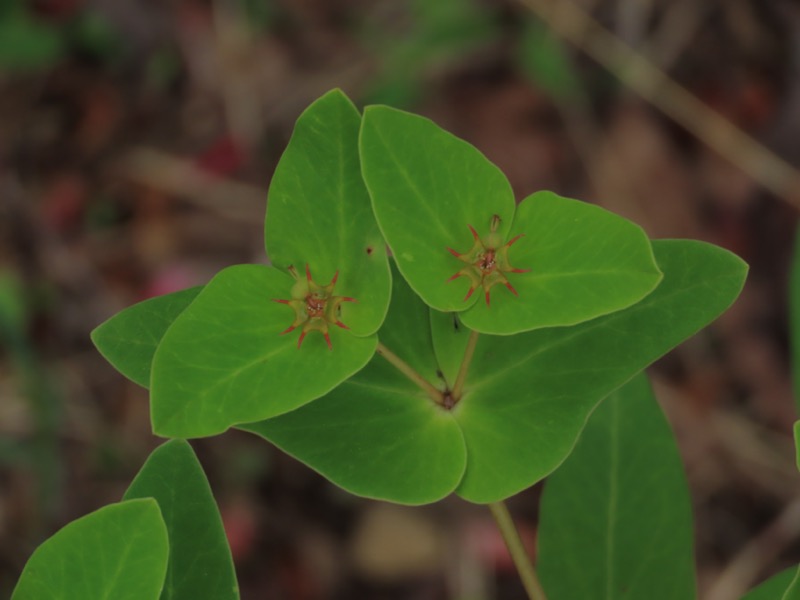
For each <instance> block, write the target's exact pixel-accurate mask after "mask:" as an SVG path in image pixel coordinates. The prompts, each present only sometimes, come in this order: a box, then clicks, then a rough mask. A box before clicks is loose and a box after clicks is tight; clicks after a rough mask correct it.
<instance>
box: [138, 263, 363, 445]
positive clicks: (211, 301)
mask: <svg viewBox="0 0 800 600" xmlns="http://www.w3.org/2000/svg"><path fill="white" fill-rule="evenodd" d="M294 285H295V281H294V280H293V279H292V278H291V277H289V276H288V275H286V274H285V273H282V272H280V271H278V270H277V269H275V268H272V267H264V266H260V265H238V266H234V267H229V268H227V269H224V270H222V271H221V272H220V273H218V274H217V275H216V276H215V277H214V279H212V280H211V282H209V284H208V285H207V286H206V287H205V288H204V289H203V291H201V292H200V294H199V295H198V296H197V298H195V300H194V302H192V304H191V305H190V306H189V307H188V308H187V309H186V310H185V311H184V312H183V313H181V314H180V316H179V317H178V318H177V319H176V320H175V322H174V323H173V324H172V326H170V328H169V329H168V330H167V332H166V334H165V335H164V337H163V339H162V341H161V344H160V345H159V346H158V349H157V350H156V353H155V357H154V358H153V373H152V389H151V417H152V421H153V431H154V432H155V433H156V434H157V435H162V436H166V437H183V438H188V437H201V436H208V435H214V434H217V433H222V432H223V431H225V430H226V429H228V428H229V427H231V426H233V425H237V424H240V423H251V422H253V421H257V420H261V419H266V418H269V417H273V416H276V415H279V414H282V413H285V412H288V411H290V410H293V409H295V408H297V407H299V406H301V405H303V404H305V403H307V402H310V401H311V400H314V399H315V398H319V397H320V396H323V395H324V394H326V393H328V392H329V391H330V390H331V389H333V388H334V387H336V386H337V385H339V384H340V383H341V382H342V381H344V380H345V379H347V378H348V377H350V376H351V375H353V374H354V373H356V372H357V371H359V370H360V369H361V368H363V367H364V365H366V364H367V362H368V361H369V359H370V358H371V357H372V355H373V353H374V352H375V345H376V343H377V338H376V336H370V337H363V338H359V337H355V336H353V335H351V334H350V332H349V331H345V330H343V329H339V328H338V327H331V328H330V339H331V343H332V349H328V347H327V345H326V343H325V340H324V338H323V336H322V334H321V333H320V332H318V331H311V332H309V334H308V336H307V337H306V339H305V341H303V343H302V346H301V347H299V348H298V341H297V340H298V336H297V335H281V332H282V331H284V330H285V329H286V328H287V327H288V326H289V325H291V324H292V322H293V320H294V313H293V311H292V309H291V308H290V307H289V306H286V305H285V304H279V303H277V302H274V301H273V300H275V299H286V298H288V297H289V296H290V292H291V289H292V287H293V286H294Z"/></svg>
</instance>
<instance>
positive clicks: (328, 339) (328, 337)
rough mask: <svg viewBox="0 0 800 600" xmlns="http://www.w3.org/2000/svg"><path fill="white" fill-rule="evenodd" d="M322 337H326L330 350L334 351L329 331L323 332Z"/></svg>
mask: <svg viewBox="0 0 800 600" xmlns="http://www.w3.org/2000/svg"><path fill="white" fill-rule="evenodd" d="M322 335H324V336H325V342H326V343H327V344H328V350H333V344H331V336H329V335H328V332H327V331H323V332H322Z"/></svg>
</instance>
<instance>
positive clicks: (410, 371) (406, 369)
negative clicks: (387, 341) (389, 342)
mask: <svg viewBox="0 0 800 600" xmlns="http://www.w3.org/2000/svg"><path fill="white" fill-rule="evenodd" d="M376 352H377V353H378V354H380V355H381V356H382V357H383V358H385V359H386V360H387V361H389V363H390V364H391V365H392V366H393V367H395V368H396V369H397V370H398V371H400V372H401V373H402V374H403V375H405V376H406V377H408V378H409V379H410V380H411V381H413V382H414V383H416V384H417V385H418V386H419V387H420V388H422V390H423V391H424V392H425V393H426V394H428V396H429V397H430V399H431V400H433V401H434V402H435V403H436V404H438V405H440V406H444V394H442V392H440V391H439V390H437V389H436V388H435V387H434V386H433V384H431V383H430V382H429V381H428V380H426V379H425V378H424V377H423V376H422V375H420V374H419V373H417V372H416V371H415V370H414V368H413V367H412V366H411V365H409V364H408V363H407V362H406V361H404V360H403V359H402V358H400V357H399V356H397V355H396V354H395V353H394V352H392V351H391V350H389V349H388V348H387V347H386V346H384V345H383V343H381V342H378V347H377V348H376Z"/></svg>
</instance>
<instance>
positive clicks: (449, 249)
mask: <svg viewBox="0 0 800 600" xmlns="http://www.w3.org/2000/svg"><path fill="white" fill-rule="evenodd" d="M447 251H448V252H449V253H450V254H452V255H453V256H455V257H456V258H460V257H461V255H460V254H459V253H458V251H456V250H453V249H452V248H450V247H448V248H447Z"/></svg>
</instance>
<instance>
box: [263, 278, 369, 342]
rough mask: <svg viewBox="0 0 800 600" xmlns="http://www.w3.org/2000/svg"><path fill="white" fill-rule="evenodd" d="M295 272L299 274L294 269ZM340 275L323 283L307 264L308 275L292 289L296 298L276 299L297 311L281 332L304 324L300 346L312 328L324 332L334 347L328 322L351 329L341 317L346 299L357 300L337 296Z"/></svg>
mask: <svg viewBox="0 0 800 600" xmlns="http://www.w3.org/2000/svg"><path fill="white" fill-rule="evenodd" d="M291 272H292V274H293V275H295V276H296V273H295V272H294V269H292V270H291ZM338 278H339V271H336V273H335V274H334V275H333V279H331V282H330V283H329V284H328V285H319V284H318V283H316V282H315V281H314V279H313V278H312V277H311V269H310V268H309V266H308V264H306V278H305V280H302V279H298V281H297V283H296V284H295V285H294V287H293V288H292V292H291V295H292V299H291V300H280V299H277V298H276V299H273V301H274V302H278V303H280V304H287V305H288V306H291V307H292V309H293V310H294V314H295V316H294V321H293V322H292V324H291V325H290V326H289V327H288V328H287V329H285V330H284V331H282V332H281V334H280V335H286V334H287V333H289V332H291V331H294V330H295V329H297V328H298V327H299V326H301V325H302V326H303V331H302V333H300V337H299V338H298V340H297V347H298V348H299V347H300V346H302V344H303V339H304V338H305V337H306V334H307V333H308V332H309V331H320V332H322V335H323V336H324V337H325V342H326V343H327V344H328V348H329V349H331V350H333V345H332V344H331V337H330V334H329V333H328V325H330V324H333V325H336V326H337V327H341V328H342V329H350V328H349V327H348V326H347V325H345V324H344V323H342V321H341V320H340V319H339V313H340V312H341V311H340V309H341V306H342V303H343V302H357V300H356V299H355V298H349V297H347V296H334V295H333V289H334V288H335V287H336V280H337V279H338Z"/></svg>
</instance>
